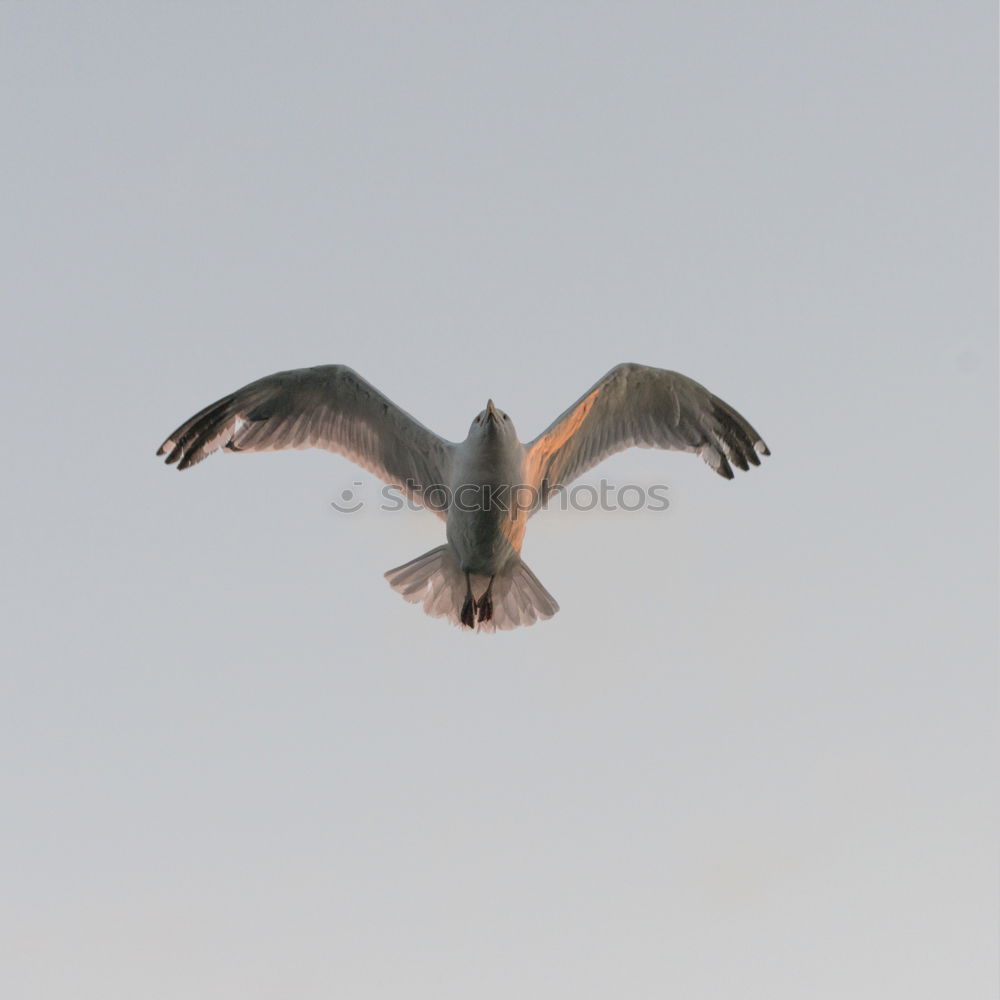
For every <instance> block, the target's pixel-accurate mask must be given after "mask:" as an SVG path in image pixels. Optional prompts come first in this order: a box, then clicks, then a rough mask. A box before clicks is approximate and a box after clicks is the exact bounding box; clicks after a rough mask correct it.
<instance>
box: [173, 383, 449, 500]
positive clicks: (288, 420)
mask: <svg viewBox="0 0 1000 1000" xmlns="http://www.w3.org/2000/svg"><path fill="white" fill-rule="evenodd" d="M221 447H225V448H227V449H229V450H230V451H277V450H282V449H287V448H323V449H325V450H327V451H332V452H336V453H338V454H340V455H344V456H346V457H347V458H349V459H351V460H352V461H354V462H356V463H357V464H358V465H360V466H361V467H362V468H363V469H367V470H368V471H369V472H371V473H372V474H373V475H376V476H378V477H379V478H380V479H382V480H383V481H384V482H386V483H389V484H391V485H393V486H396V487H398V488H399V489H400V490H402V491H403V492H404V493H406V495H407V496H409V497H411V498H412V499H414V500H416V501H417V502H420V500H421V497H422V495H423V494H424V493H425V492H426V491H427V490H428V489H430V488H431V487H433V486H438V485H441V484H444V483H447V482H448V475H449V469H450V464H451V456H452V452H453V450H454V447H455V446H454V445H453V444H452V443H451V442H449V441H445V440H444V439H443V438H440V437H438V436H437V435H436V434H434V433H433V432H432V431H430V430H428V429H427V428H426V427H424V425H423V424H421V423H419V422H418V421H417V420H415V419H414V418H413V417H411V416H410V415H409V414H408V413H407V412H406V411H405V410H402V409H401V408H400V407H398V406H397V405H396V404H395V403H393V402H392V401H391V400H390V399H388V398H387V397H386V396H384V395H383V394H382V393H380V392H379V391H378V390H377V389H376V388H375V387H374V386H373V385H371V384H370V383H369V382H367V381H365V379H363V378H362V377H361V376H360V375H358V374H357V373H356V372H354V371H352V370H351V369H350V368H347V367H346V366H344V365H321V366H319V367H316V368H298V369H294V370H292V371H285V372H277V373H276V374H274V375H268V376H266V377H265V378H261V379H258V380H257V381H256V382H251V383H250V384H249V385H246V386H244V387H243V388H242V389H239V390H237V391H236V392H234V393H231V394H230V395H228V396H224V397H223V398H222V399H219V400H216V402H214V403H212V404H210V405H209V406H206V407H205V408H204V409H203V410H199V411H198V413H196V414H195V415H194V416H193V417H191V418H190V419H189V420H186V421H185V422H184V423H183V424H181V425H180V427H178V428H177V430H175V431H174V432H173V434H171V435H170V437H168V438H167V439H166V441H164V442H163V444H162V445H160V447H159V449H158V450H157V455H164V454H165V455H166V461H167V464H168V465H173V464H174V463H177V467H178V468H179V469H188V468H190V467H191V466H192V465H196V464H197V463H198V462H200V461H202V459H204V458H206V457H207V456H208V455H210V454H211V453H212V452H214V451H216V450H218V449H219V448H221ZM435 512H436V513H438V514H439V515H440V516H443V515H444V512H443V511H440V510H437V511H435Z"/></svg>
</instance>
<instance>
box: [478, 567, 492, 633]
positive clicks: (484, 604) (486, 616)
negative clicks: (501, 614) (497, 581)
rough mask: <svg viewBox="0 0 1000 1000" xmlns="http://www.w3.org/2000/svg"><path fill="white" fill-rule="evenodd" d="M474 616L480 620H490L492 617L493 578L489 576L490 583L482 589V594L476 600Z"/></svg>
mask: <svg viewBox="0 0 1000 1000" xmlns="http://www.w3.org/2000/svg"><path fill="white" fill-rule="evenodd" d="M476 618H477V619H478V620H479V621H481V622H488V621H491V620H492V618H493V578H492V577H490V585H489V586H488V587H487V588H486V590H484V591H483V596H482V597H480V598H479V600H478V601H476Z"/></svg>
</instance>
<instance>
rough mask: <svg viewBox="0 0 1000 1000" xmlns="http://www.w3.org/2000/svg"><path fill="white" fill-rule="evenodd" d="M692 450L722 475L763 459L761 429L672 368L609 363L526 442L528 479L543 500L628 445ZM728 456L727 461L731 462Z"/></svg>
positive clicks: (765, 452)
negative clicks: (597, 378) (590, 385)
mask: <svg viewBox="0 0 1000 1000" xmlns="http://www.w3.org/2000/svg"><path fill="white" fill-rule="evenodd" d="M634 445H635V446H638V447H640V448H668V449H671V450H673V451H693V452H697V453H698V454H699V455H701V457H702V458H703V459H704V460H705V461H706V462H707V463H708V464H709V465H710V466H711V467H712V468H713V469H715V471H716V472H717V473H719V475H720V476H725V478H726V479H732V478H733V470H732V465H735V466H737V468H740V469H744V470H745V469H748V468H749V467H750V466H751V465H760V459H759V458H758V457H757V455H758V452H759V453H760V454H761V455H769V454H770V452H769V451H768V449H767V445H766V444H764V442H763V441H762V440H761V437H760V435H759V434H758V433H757V432H756V431H755V430H754V429H753V428H752V427H751V426H750V425H749V424H748V423H747V422H746V420H744V419H743V417H741V416H740V415H739V414H738V413H737V412H736V411H735V410H734V409H733V408H732V407H731V406H729V404H728V403H724V402H723V401H722V400H721V399H719V397H718V396H713V395H712V393H710V392H709V391H708V390H707V389H706V388H705V387H704V386H702V385H699V384H698V383H697V382H695V381H694V380H693V379H689V378H686V377H685V376H684V375H679V374H678V373H677V372H668V371H664V370H663V369H661V368H649V367H647V366H646V365H635V364H624V365H618V366H617V367H616V368H612V369H611V371H609V372H608V374H607V375H605V376H604V378H602V379H601V380H600V381H599V382H598V383H597V384H596V385H595V386H594V387H593V388H592V389H590V391H589V392H587V393H586V394H585V395H584V396H582V397H581V398H580V399H579V400H577V401H576V402H575V403H574V404H573V405H572V406H571V407H570V408H569V409H568V410H567V411H566V412H565V413H564V414H562V416H560V417H559V418H558V419H557V420H556V421H555V423H553V424H552V426H551V427H549V428H548V429H547V430H546V431H545V432H544V433H542V434H541V435H539V436H538V437H537V438H535V440H534V441H532V442H531V443H530V444H528V445H527V446H526V449H527V452H528V454H527V472H528V483H529V485H531V486H533V487H535V488H536V489H538V490H540V492H541V499H542V501H543V502H544V500H545V499H546V498H547V496H548V495H549V493H551V491H552V490H553V489H555V488H556V487H558V486H566V485H568V484H569V483H571V482H572V481H573V480H574V479H576V477H577V476H580V475H582V474H583V473H584V472H586V471H587V470H588V469H591V468H593V467H594V466H595V465H597V463H598V462H600V461H601V460H602V459H604V458H607V457H608V456H609V455H613V454H614V453H615V452H619V451H623V450H624V449H625V448H630V447H632V446H634ZM730 463H732V465H730Z"/></svg>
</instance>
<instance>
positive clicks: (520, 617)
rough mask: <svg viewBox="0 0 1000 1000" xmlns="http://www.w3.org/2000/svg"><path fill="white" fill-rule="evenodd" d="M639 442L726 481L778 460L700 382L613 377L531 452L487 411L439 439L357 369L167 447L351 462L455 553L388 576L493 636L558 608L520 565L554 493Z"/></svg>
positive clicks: (251, 395)
mask: <svg viewBox="0 0 1000 1000" xmlns="http://www.w3.org/2000/svg"><path fill="white" fill-rule="evenodd" d="M632 445H635V446H638V447H658V448H667V449H672V450H681V451H692V452H696V453H698V454H700V455H701V456H702V458H703V459H704V460H705V461H706V462H707V463H708V464H709V466H711V468H713V469H714V470H715V471H716V472H718V473H719V475H721V476H724V477H725V478H727V479H731V478H732V477H733V471H732V466H731V465H730V463H732V464H734V465H736V466H737V467H738V468H741V469H744V470H745V469H747V468H749V466H750V465H759V464H760V459H759V458H758V453H759V454H764V455H767V454H769V452H768V449H767V446H766V445H765V444H764V442H763V440H761V438H760V435H758V434H757V432H756V431H755V430H754V429H753V428H752V427H751V426H750V425H749V424H748V423H747V422H746V420H744V419H743V417H741V416H740V415H739V414H738V413H737V412H736V411H735V410H733V409H732V407H730V406H729V405H728V404H726V403H724V402H723V401H722V400H721V399H719V398H718V397H716V396H713V395H712V394H711V393H710V392H709V391H708V390H707V389H705V388H704V387H703V386H701V385H699V384H698V383H697V382H694V381H693V380H692V379H689V378H686V377H685V376H683V375H679V374H677V373H676V372H670V371H664V370H662V369H658V368H650V367H647V366H645V365H635V364H624V365H618V366H617V367H616V368H613V369H612V370H611V371H610V372H608V374H607V375H605V376H604V378H602V379H601V380H600V381H599V382H598V383H597V384H596V385H594V386H593V387H592V388H591V389H590V390H589V391H588V392H587V393H585V394H584V395H583V396H582V397H581V398H580V399H579V400H577V402H576V403H574V404H573V405H572V406H571V407H570V408H569V409H568V410H566V411H565V412H564V413H563V414H562V415H561V416H560V417H558V418H557V419H556V421H555V422H554V423H553V424H552V425H551V426H550V427H549V428H548V429H547V430H546V431H545V432H543V433H542V434H541V435H539V436H538V437H537V438H535V439H534V440H533V441H531V442H529V443H527V444H523V443H522V442H521V441H520V440H519V439H518V436H517V433H516V431H515V430H514V425H513V423H512V422H511V420H510V418H509V416H508V415H507V414H506V413H503V412H502V411H501V410H498V409H497V408H496V407H495V406H494V405H493V401H492V400H490V401H489V403H488V404H487V406H486V409H485V410H483V411H482V412H481V413H479V414H478V415H477V416H476V417H475V419H474V420H473V422H472V424H471V426H470V428H469V433H468V436H467V437H466V439H465V440H464V441H462V442H460V443H452V442H449V441H445V440H444V439H443V438H440V437H438V436H437V435H436V434H434V433H433V432H432V431H430V430H428V429H427V428H426V427H424V426H423V425H422V424H420V423H418V422H417V421H416V420H414V418H413V417H411V416H410V415H409V414H408V413H406V412H404V411H403V410H401V409H400V408H399V407H397V406H396V405H395V404H394V403H392V402H391V401H390V400H389V399H387V398H386V397H385V396H383V395H382V394H381V393H379V392H378V390H376V389H375V388H374V387H373V386H372V385H370V384H369V383H368V382H366V381H365V380H364V379H363V378H361V377H360V376H359V375H358V374H357V373H355V372H353V371H352V370H351V369H350V368H346V367H344V366H342V365H324V366H321V367H318V368H303V369H297V370H294V371H288V372H278V373H277V374H275V375H269V376H267V377H265V378H262V379H258V380H257V381H256V382H251V383H250V384H249V385H247V386H244V388H242V389H239V390H237V391H236V392H235V393H232V394H231V395H229V396H226V397H223V398H222V399H220V400H218V401H217V402H215V403H213V404H212V405H211V406H208V407H206V408H205V409H204V410H202V411H200V412H199V413H197V414H195V416H193V417H192V418H191V419H190V420H188V421H186V422H185V423H184V424H182V425H181V426H180V427H179V428H178V429H177V430H176V431H174V433H173V434H172V435H171V436H170V437H169V438H168V439H167V440H166V441H165V442H164V443H163V444H162V445H161V446H160V449H159V451H158V452H157V454H164V453H166V454H167V462H168V464H169V463H173V462H179V463H180V464H179V466H178V467H179V468H181V469H185V468H188V467H189V466H191V465H194V464H195V463H197V462H199V461H201V460H202V459H203V458H204V457H205V456H206V455H208V454H210V453H211V452H212V451H215V450H216V449H218V448H219V447H225V448H227V449H229V450H230V451H237V452H239V451H271V450H277V449H284V448H308V447H320V448H325V449H327V450H329V451H335V452H338V453H340V454H343V455H345V456H347V457H348V458H350V459H352V460H354V461H355V462H357V463H358V464H359V465H361V466H362V467H364V468H366V469H368V470H369V471H370V472H372V473H374V474H375V475H377V476H379V477H380V478H381V479H383V480H384V481H385V482H387V483H390V484H392V485H395V486H397V487H399V488H400V489H401V490H403V491H404V492H405V493H406V495H407V496H409V497H410V498H411V499H414V500H416V501H418V502H420V503H423V504H424V505H425V506H427V507H428V508H429V509H431V510H433V511H434V512H435V513H436V514H438V516H440V517H442V518H443V519H444V520H445V522H446V532H445V533H446V539H447V540H446V543H445V544H444V545H441V546H439V547H438V548H436V549H432V550H431V551H430V552H427V553H425V554H424V555H422V556H419V557H418V558H417V559H414V560H412V561H411V562H409V563H406V564H404V565H403V566H399V567H397V568H396V569H393V570H390V571H389V572H388V573H386V574H385V575H386V578H387V579H388V580H389V583H390V584H391V585H392V587H393V588H394V589H395V590H397V591H399V593H401V594H402V596H403V597H405V598H406V599H407V600H408V601H411V602H414V603H422V604H423V606H424V610H425V611H426V612H427V613H428V614H430V615H433V616H436V617H446V618H448V619H449V620H451V621H452V622H454V623H455V624H460V625H462V626H465V627H469V628H473V627H475V628H478V629H480V630H482V631H492V630H493V629H495V628H502V629H506V628H516V627H517V626H519V625H531V624H533V623H534V622H535V621H537V620H538V619H539V618H549V617H551V616H552V615H553V614H555V612H556V611H557V610H558V608H559V606H558V604H557V603H556V602H555V600H554V599H553V598H552V596H551V595H550V594H549V593H548V592H547V591H546V590H545V588H544V587H543V586H542V585H541V584H540V583H539V582H538V579H537V578H536V577H535V575H534V574H533V573H532V572H531V570H530V569H528V567H527V566H526V565H525V564H524V562H523V561H522V560H521V546H522V543H523V541H524V533H525V528H526V525H527V521H528V518H529V517H530V516H531V515H532V514H534V513H535V512H536V511H537V510H538V509H539V508H540V507H542V506H544V505H545V501H546V500H547V498H548V497H549V496H550V494H551V493H552V492H553V491H554V490H556V489H559V488H560V487H564V486H566V485H568V484H569V483H570V482H572V480H573V479H575V478H576V477H577V476H579V475H581V474H582V473H584V472H586V471H587V470H588V469H590V468H592V467H593V466H594V465H596V464H597V463H598V462H599V461H601V460H602V459H603V458H605V457H606V456H608V455H610V454H613V453H614V452H616V451H621V450H622V449H624V448H627V447H630V446H632Z"/></svg>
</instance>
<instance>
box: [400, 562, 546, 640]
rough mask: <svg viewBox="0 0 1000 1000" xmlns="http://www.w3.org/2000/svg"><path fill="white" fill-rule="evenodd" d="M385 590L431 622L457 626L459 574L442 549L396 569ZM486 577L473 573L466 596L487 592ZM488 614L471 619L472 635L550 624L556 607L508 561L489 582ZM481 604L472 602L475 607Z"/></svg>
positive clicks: (521, 567)
mask: <svg viewBox="0 0 1000 1000" xmlns="http://www.w3.org/2000/svg"><path fill="white" fill-rule="evenodd" d="M385 578H386V579H387V580H388V581H389V586H391V587H392V589H393V590H395V591H398V592H399V593H400V594H401V595H402V596H403V597H404V598H405V599H406V600H407V601H410V602H411V603H412V604H422V605H423V608H424V611H425V613H426V614H428V615H430V616H431V617H432V618H447V619H448V621H450V622H451V623H452V624H453V625H461V624H462V622H461V617H460V615H461V611H462V605H463V604H464V602H465V598H466V583H465V574H464V573H463V572H462V569H461V567H460V566H459V564H458V559H457V558H456V557H455V553H454V552H453V551H452V549H451V548H450V547H449V546H447V545H439V546H438V547H437V548H436V549H431V550H430V552H425V553H424V554H423V555H422V556H417V558H416V559H412V560H410V562H408V563H404V564H403V565H402V566H397V567H396V568H395V569H391V570H389V571H388V572H387V573H386V574H385ZM489 582H490V581H489V577H487V576H481V575H480V574H477V573H474V574H472V577H471V583H472V592H473V595H474V597H475V598H477V599H478V598H481V597H482V596H483V594H484V593H485V591H486V588H487V587H488V586H489ZM492 598H493V600H492V614H491V616H490V617H483V616H481V615H480V614H479V613H477V617H476V625H475V627H476V629H477V630H478V631H481V632H493V631H494V630H496V629H512V628H518V627H520V626H524V625H534V624H535V622H536V621H538V620H539V619H542V618H551V617H552V616H553V615H554V614H555V613H556V612H557V611H558V610H559V605H558V604H557V603H556V600H555V598H554V597H553V596H552V595H551V594H550V593H549V592H548V591H547V590H546V589H545V588H544V587H543V586H542V585H541V583H540V582H539V581H538V577H536V576H535V574H534V573H532V572H531V570H530V569H528V567H527V566H526V565H525V564H524V563H523V562H521V560H520V559H516V560H514V561H513V562H512V563H510V564H509V565H508V566H506V567H505V568H504V570H503V571H502V572H501V573H498V574H497V576H495V577H494V579H493V590H492ZM480 603H481V602H479V601H478V600H477V607H478V606H479V605H480Z"/></svg>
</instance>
